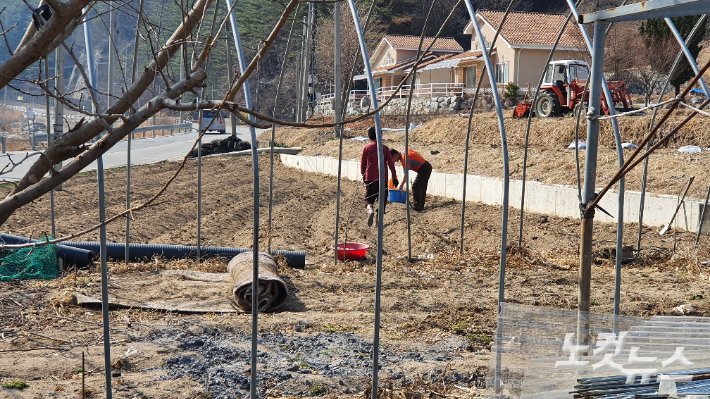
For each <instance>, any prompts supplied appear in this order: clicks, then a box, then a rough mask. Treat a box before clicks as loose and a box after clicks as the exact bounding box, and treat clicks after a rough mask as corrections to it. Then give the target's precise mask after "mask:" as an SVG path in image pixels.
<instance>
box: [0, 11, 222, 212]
mask: <svg viewBox="0 0 710 399" xmlns="http://www.w3.org/2000/svg"><path fill="white" fill-rule="evenodd" d="M76 1H79V0H76ZM211 1H212V0H198V1H197V2H196V3H195V6H194V7H193V9H192V10H191V11H190V13H189V15H188V18H187V19H186V22H185V23H183V24H181V25H180V27H178V28H177V30H176V31H175V33H174V34H173V36H172V37H171V38H170V40H168V44H167V46H166V48H165V49H163V50H161V51H160V52H159V53H158V54H157V55H156V58H155V60H153V62H151V64H150V65H148V66H147V67H146V68H145V71H144V72H143V74H141V76H140V77H139V78H138V79H137V80H136V82H135V83H134V84H133V85H131V87H130V88H129V89H128V90H127V91H126V93H125V94H124V95H123V96H121V98H120V99H118V100H117V101H116V103H115V104H113V106H111V108H109V109H108V110H107V111H106V112H105V113H106V114H108V115H118V114H123V113H125V112H127V111H128V110H129V108H130V107H131V106H132V105H133V104H134V103H135V102H136V101H137V100H138V99H139V98H140V96H141V95H142V94H143V93H144V92H145V91H146V89H147V88H148V87H149V86H150V84H151V83H152V81H153V79H155V77H156V75H157V73H158V71H159V70H162V69H163V68H165V66H166V65H167V64H168V62H169V61H170V58H171V57H172V56H173V55H174V54H175V52H176V51H177V50H178V48H179V46H173V43H175V42H178V41H182V40H185V38H186V37H188V35H189V33H190V32H191V31H192V29H194V27H195V26H196V25H197V23H198V22H199V21H200V20H201V18H202V11H203V10H204V9H205V8H206V5H209V3H211ZM50 22H51V21H50ZM44 29H45V28H43V29H42V30H44ZM42 30H41V31H40V33H41V32H42ZM6 64H7V63H6ZM183 82H186V81H183ZM181 89H182V90H183V91H188V90H189V89H191V87H184V88H181ZM117 119H118V117H113V118H99V119H98V120H94V121H92V122H90V123H88V124H86V125H83V126H81V127H79V128H78V129H76V130H75V131H73V132H71V133H67V134H64V135H62V136H61V137H59V138H58V139H57V140H55V141H54V142H53V143H52V145H51V146H50V147H49V148H47V150H46V151H45V155H46V159H47V161H44V160H42V159H41V160H38V161H37V162H35V163H34V164H33V165H32V167H31V168H30V170H29V171H27V173H26V174H25V176H23V177H22V179H21V180H20V182H19V183H18V185H17V187H15V189H14V190H13V191H12V193H11V196H13V195H16V194H18V193H19V192H20V191H22V190H25V189H26V188H28V187H30V186H31V185H33V184H36V183H37V182H39V181H40V179H41V178H42V177H43V176H44V175H45V174H46V173H47V172H48V171H49V170H50V168H51V166H52V165H54V164H58V163H59V162H61V161H64V160H67V159H68V158H69V157H72V156H74V155H75V153H76V148H77V147H78V146H80V145H82V144H84V143H86V142H87V141H89V140H90V139H92V138H94V137H96V136H98V135H99V134H101V132H102V131H104V126H103V123H107V124H108V125H111V124H113V123H114V122H115V121H116V120H117ZM6 201H8V199H6V200H5V201H3V202H2V203H5V202H6ZM2 203H0V204H2ZM0 208H2V206H0ZM7 216H9V215H6V214H3V213H2V212H0V224H1V223H2V222H4V221H5V220H6V217H7Z"/></svg>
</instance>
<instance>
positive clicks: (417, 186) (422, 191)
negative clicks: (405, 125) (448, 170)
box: [390, 149, 431, 212]
mask: <svg viewBox="0 0 710 399" xmlns="http://www.w3.org/2000/svg"><path fill="white" fill-rule="evenodd" d="M390 153H391V154H392V159H393V160H394V161H395V162H397V161H401V162H402V167H403V168H404V179H402V183H401V184H400V185H399V189H400V190H402V189H403V188H404V183H405V182H406V181H407V179H408V176H409V171H410V170H412V171H414V172H417V177H416V179H414V184H412V208H413V209H414V210H415V211H417V212H421V211H423V210H424V202H425V201H426V188H427V186H428V185H429V177H430V176H431V164H430V163H429V162H428V161H427V160H426V159H424V157H422V156H421V155H419V153H418V152H416V151H414V150H412V149H409V152H408V153H407V163H406V164H405V162H404V156H403V155H402V154H400V153H399V152H398V151H397V150H395V149H391V150H390Z"/></svg>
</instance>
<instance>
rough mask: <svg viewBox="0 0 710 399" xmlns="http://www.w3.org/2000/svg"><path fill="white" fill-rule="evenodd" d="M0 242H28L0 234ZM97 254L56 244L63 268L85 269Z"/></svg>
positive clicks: (20, 238) (26, 239)
mask: <svg viewBox="0 0 710 399" xmlns="http://www.w3.org/2000/svg"><path fill="white" fill-rule="evenodd" d="M0 240H2V241H3V242H4V243H6V244H24V243H26V242H28V241H29V239H28V238H25V237H19V236H14V235H12V234H4V233H0ZM32 241H35V242H36V241H37V240H32ZM97 248H98V247H97ZM97 253H98V249H97V250H96V252H95V253H94V252H93V251H90V250H86V249H80V248H75V247H72V246H67V245H62V244H57V256H58V257H60V258H61V259H62V261H63V262H64V266H65V267H66V266H69V265H76V266H77V267H86V266H88V265H90V264H91V262H92V261H93V260H94V257H95V256H96V254H97Z"/></svg>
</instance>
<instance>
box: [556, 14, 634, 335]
mask: <svg viewBox="0 0 710 399" xmlns="http://www.w3.org/2000/svg"><path fill="white" fill-rule="evenodd" d="M567 4H568V5H569V8H570V11H572V14H573V15H574V17H575V20H576V21H579V12H578V11H577V7H576V6H575V5H574V4H573V3H572V0H567ZM577 25H578V26H579V29H580V31H581V33H582V37H583V38H584V41H585V43H586V45H587V48H588V49H589V51H590V52H592V55H593V53H594V51H593V45H592V41H591V39H590V38H589V32H587V30H586V28H585V27H584V26H582V25H581V24H579V23H577ZM602 35H603V36H604V38H606V32H604V33H602ZM595 38H596V36H595ZM595 41H596V39H595ZM602 57H603V48H602ZM601 62H602V63H603V60H602V61H601ZM590 83H591V80H590ZM601 90H602V93H603V94H604V97H605V99H606V104H607V107H608V109H609V114H610V115H614V114H615V113H616V112H615V110H614V101H613V99H612V96H611V91H610V90H609V85H607V83H606V78H604V74H603V72H601ZM590 96H591V92H590ZM600 106H601V101H600ZM596 111H600V109H596ZM611 124H612V128H613V131H614V141H615V143H616V153H617V158H618V162H619V168H621V167H622V166H623V165H624V150H623V149H622V148H621V134H620V133H619V123H618V121H617V120H616V118H612V120H611ZM587 127H588V128H589V125H587ZM597 127H598V125H597ZM587 149H589V147H587ZM595 153H596V150H595ZM595 162H596V157H595ZM585 183H586V177H585ZM625 183H626V179H625V178H623V177H622V178H621V179H620V180H619V194H618V207H617V219H616V278H615V287H614V296H615V314H617V315H618V309H619V308H618V307H619V300H620V296H621V292H620V289H621V260H622V258H621V257H622V253H623V251H622V247H623V236H624V189H625ZM592 189H593V188H592ZM582 203H583V204H587V203H588V201H586V200H584V198H583V201H582ZM591 212H594V210H591ZM593 217H594V216H593V214H592V216H591V219H593ZM591 224H593V221H590V226H587V227H588V228H589V230H588V232H589V234H590V235H591V234H592V230H591V228H592V226H591ZM583 231H584V229H583ZM582 235H584V234H582ZM589 240H590V241H589V242H590V245H591V237H590V238H589ZM588 250H589V251H590V252H589V254H588V255H589V257H591V248H588ZM581 256H582V257H584V256H585V255H584V254H583V253H581ZM581 272H582V268H581V267H580V273H581ZM590 278H591V277H590ZM614 320H615V321H616V318H615V319H614ZM615 327H616V326H615ZM578 339H579V338H578Z"/></svg>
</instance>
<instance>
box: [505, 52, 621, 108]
mask: <svg viewBox="0 0 710 399" xmlns="http://www.w3.org/2000/svg"><path fill="white" fill-rule="evenodd" d="M587 79H589V64H587V63H586V62H584V61H577V60H562V61H553V62H551V63H550V65H549V66H548V67H547V73H546V74H545V79H543V81H542V86H540V93H539V94H538V96H537V102H536V103H535V104H534V106H533V103H532V101H528V96H527V94H526V95H525V98H524V99H523V101H522V102H521V103H520V104H518V106H517V107H515V110H513V118H524V117H526V116H528V114H529V112H530V111H531V110H532V112H533V116H535V115H536V116H541V117H543V118H548V117H552V116H560V115H564V114H566V113H568V112H571V111H574V112H575V115H576V114H577V112H578V110H579V109H580V108H581V107H582V104H585V103H588V102H589V90H587V95H586V96H584V85H585V84H586V83H587ZM607 84H608V85H609V91H610V92H611V98H612V100H613V101H614V108H615V109H617V110H619V111H621V112H626V111H631V110H633V104H632V103H631V96H630V95H629V91H628V90H627V88H626V84H625V83H624V82H607ZM583 96H584V100H583V99H582V97H583ZM601 113H602V114H603V115H609V108H608V107H607V104H606V99H605V97H604V94H603V93H602V109H601Z"/></svg>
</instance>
